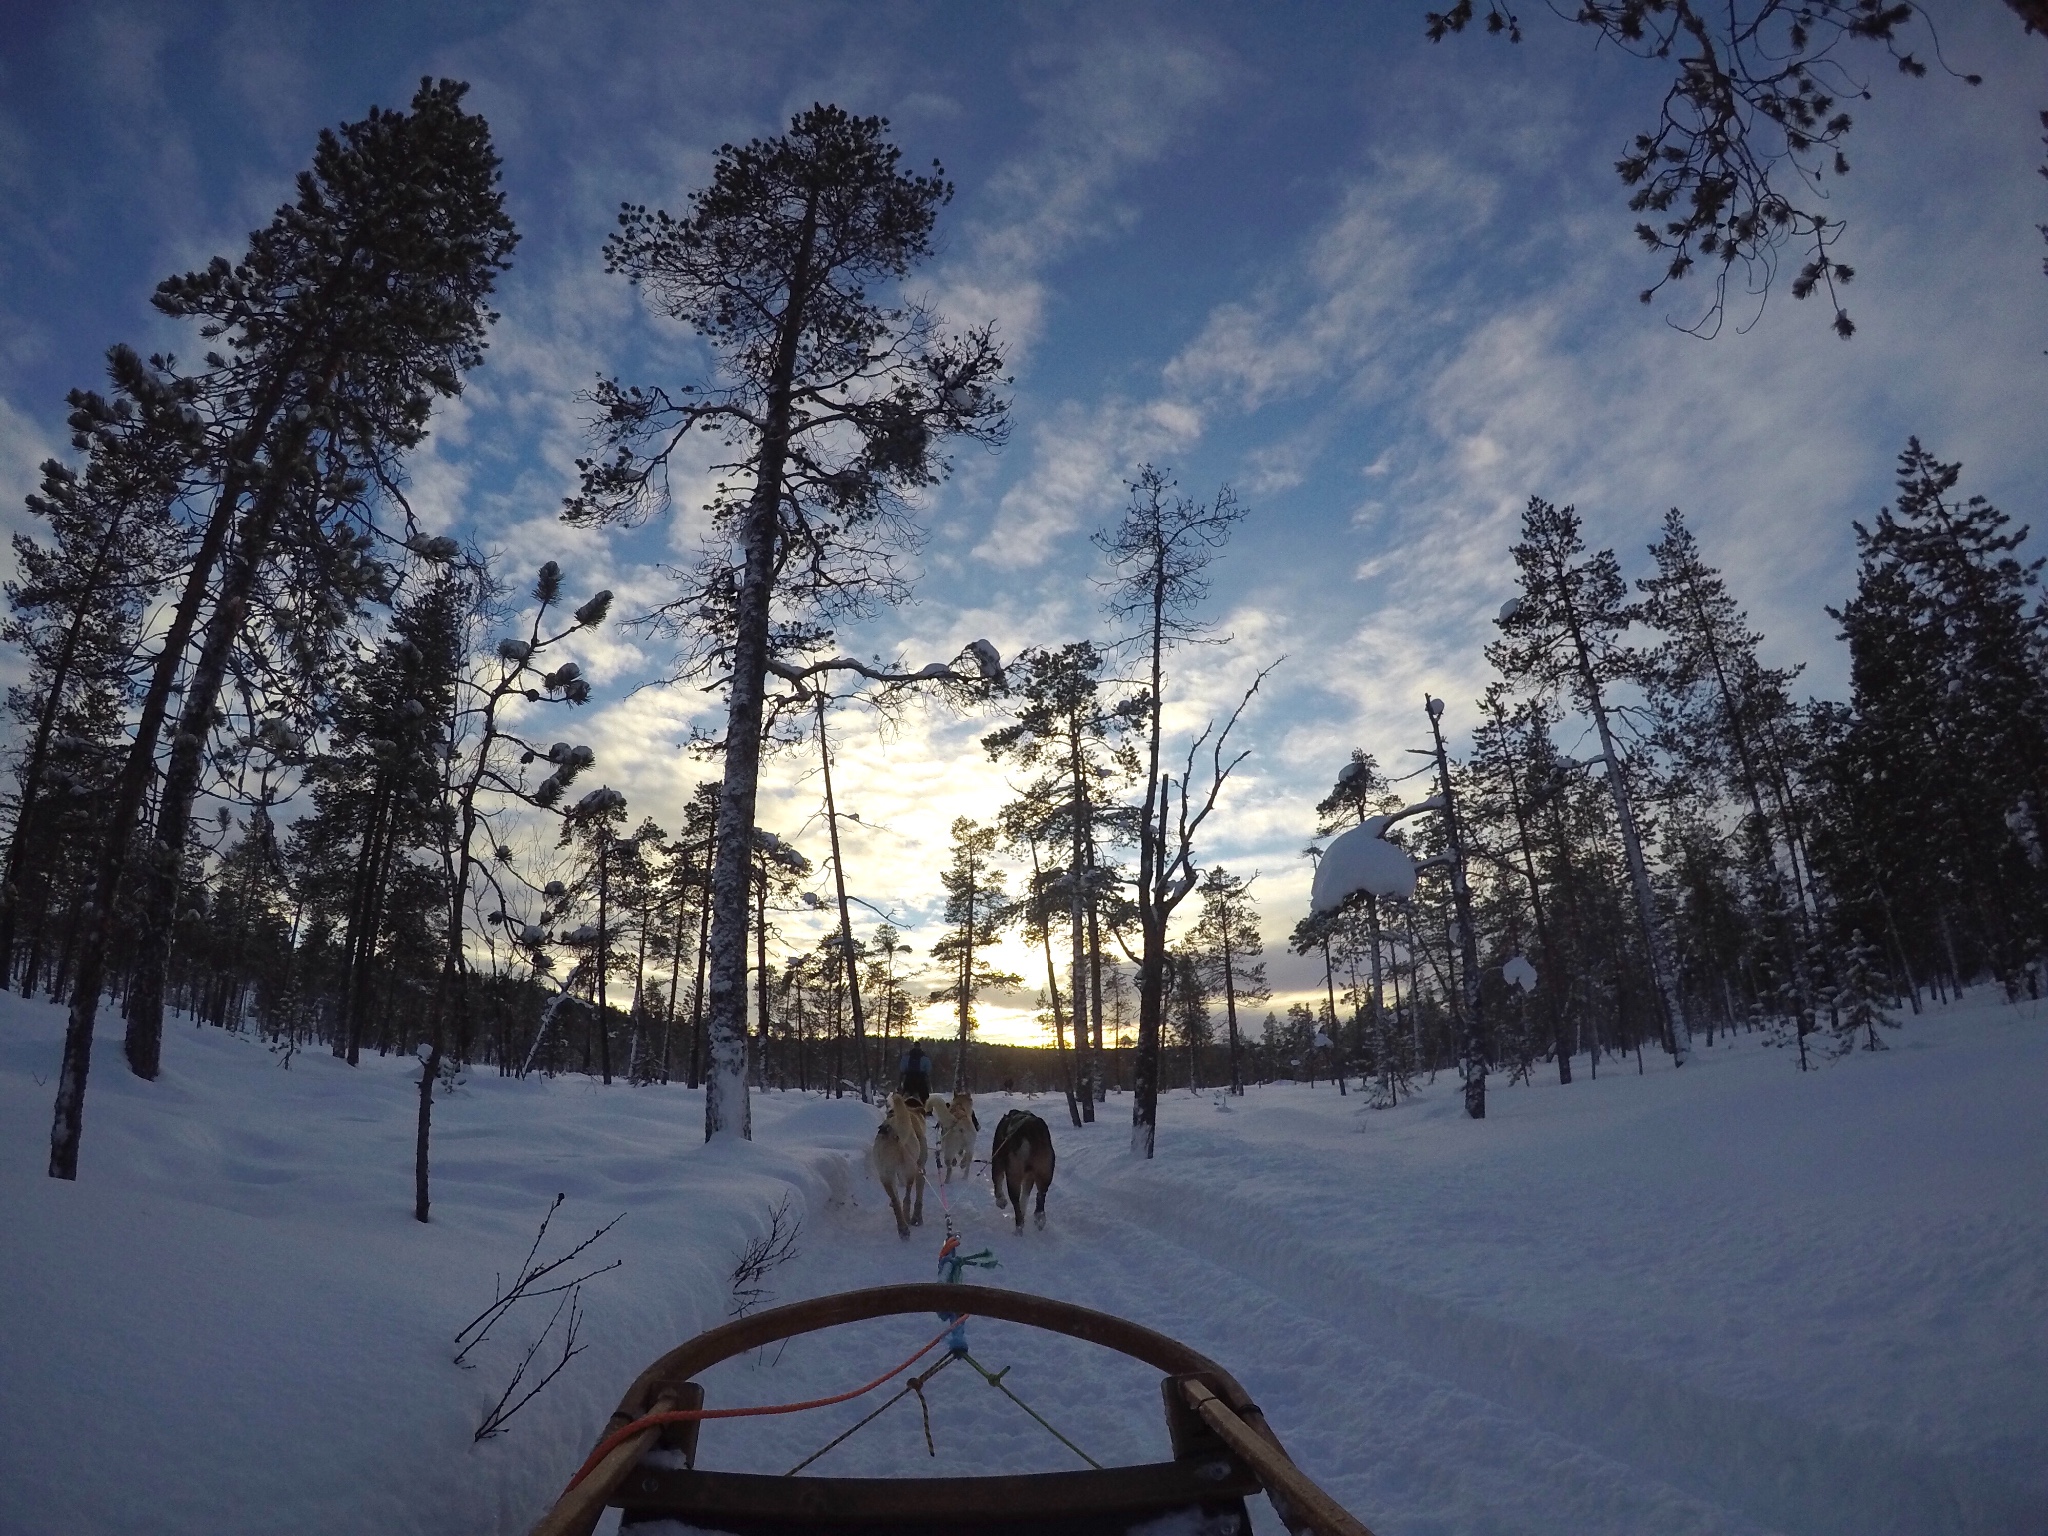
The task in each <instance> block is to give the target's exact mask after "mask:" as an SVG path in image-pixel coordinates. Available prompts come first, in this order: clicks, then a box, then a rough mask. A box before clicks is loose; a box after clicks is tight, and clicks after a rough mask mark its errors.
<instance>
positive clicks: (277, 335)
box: [50, 81, 515, 1178]
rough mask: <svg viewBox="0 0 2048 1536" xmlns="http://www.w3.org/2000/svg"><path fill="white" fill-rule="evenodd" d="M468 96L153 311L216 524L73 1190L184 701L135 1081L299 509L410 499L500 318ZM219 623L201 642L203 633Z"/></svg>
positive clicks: (143, 930)
mask: <svg viewBox="0 0 2048 1536" xmlns="http://www.w3.org/2000/svg"><path fill="white" fill-rule="evenodd" d="M465 90H466V87H464V86H462V85H460V84H458V83H456V82H453V81H443V82H440V83H439V84H435V83H433V82H427V83H423V84H422V86H421V88H420V90H419V91H418V93H417V94H416V95H415V96H414V98H413V101H412V105H411V109H410V110H409V111H405V112H385V111H376V110H373V111H372V113H371V115H370V116H369V117H368V118H367V119H365V120H363V121H361V122H358V123H352V124H349V125H347V126H345V127H344V128H343V129H341V130H340V131H339V132H338V133H335V132H328V133H323V134H322V136H321V140H320V145H319V148H318V150H317V151H316V153H315V156H314V163H313V168H312V170H310V171H309V172H306V173H305V174H303V175H302V176H301V177H300V180H299V187H298V197H297V200H296V201H295V202H294V203H293V204H292V205H291V206H289V207H286V208H283V209H280V210H279V212H278V214H277V216H276V217H275V218H274V219H273V220H272V222H271V223H270V224H269V225H268V226H266V227H265V228H264V229H261V230H258V231H257V232H256V233H255V235H253V236H252V237H251V242H250V250H249V254H248V255H247V257H246V258H245V259H244V261H243V262H242V263H241V264H240V265H239V266H230V264H229V263H228V262H227V261H226V260H224V259H222V258H215V260H214V261H213V263H212V264H211V265H209V266H208V267H207V268H205V269H204V270H202V271H199V272H194V273H189V274H187V275H185V276H183V277H176V278H171V279H168V280H167V281H165V282H164V283H163V284H161V285H160V286H159V287H158V289H157V292H156V296H155V303H156V305H157V307H158V308H159V309H160V310H162V311H163V312H165V313H166V314H168V315H171V316H173V317H175V318H185V319H193V320H197V321H198V322H200V330H201V335H202V336H204V337H206V338H207V339H208V340H214V341H218V342H219V343H220V344H221V346H222V347H224V348H225V349H226V355H222V354H221V353H219V352H216V353H210V354H208V367H209V369H210V372H209V373H208V374H207V375H206V376H205V378H204V380H203V381H202V388H203V391H204V393H205V395H206V398H207V401H208V407H209V409H208V411H207V412H205V413H201V414H204V415H208V416H210V418H211V420H210V425H209V442H208V448H207V453H208V456H209V464H210V474H211V476H212V479H213V483H214V497H213V504H212V509H211V510H210V512H209V513H208V514H207V519H206V522H205V525H204V528H203V530H202V531H201V534H200V537H199V540H198V542H197V544H196V546H195V548H194V549H193V551H192V553H191V555H190V557H189V561H188V566H187V571H186V576H185V583H184V586H183V589H182V591H181V593H180V595H179V598H178V600H177V602H176V604H175V605H174V607H173V608H172V610H171V613H170V617H169V621H168V623H167V625H166V629H165V633H164V635H163V638H162V640H161V643H160V647H159V650H158V660H157V664H156V666H155V668H154V670H153V672H152V675H151V677H150V681H149V683H148V686H147V688H146V689H145V691H144V693H143V696H142V700H141V704H140V709H139V714H138V718H137V722H136V728H135V734H134V738H133V741H132V745H131V747H130V751H129V755H128V760H127V763H126V765H125V767H124V770H123V773H122V778H121V781H120V785H119V789H118V792H117V794H116V795H115V796H114V797H113V799H112V801H111V803H110V804H109V806H108V808H107V809H108V814H107V816H106V836H105V842H104V850H103V852H102V855H101V859H100V867H99V870H98V875H97V880H96V887H95V891H94V897H93V900H94V906H95V908H96V920H95V922H94V924H93V931H92V932H91V934H90V935H89V937H88V940H87V942H86V944H85V946H84V949H83V953H82V956H81V963H80V966H79V974H78V980H77V985H76V988H75V993H74V997H73V1001H72V1008H71V1020H70V1025H69V1027H68V1029H67V1031H66V1036H65V1059H64V1064H63V1066H62V1068H61V1069H60V1072H59V1078H58V1090H57V1107H56V1114H55V1117H54V1123H53V1127H52V1132H51V1160H50V1171H51V1173H52V1174H53V1175H54V1176H56V1177H60V1178H73V1177H76V1174H77V1165H78V1141H79V1136H80V1133H81V1127H82V1120H81V1116H82V1112H83V1104H84V1095H85V1082H86V1075H87V1072H88V1070H89V1067H90V1060H91V1039H92V1028H93V1021H94V1019H95V1018H96V1016H97V1014H98V1009H99V999H100V991H101V985H102V982H103V980H104V977H105V973H106V962H107V956H108V953H109V950H110V947H111V946H112V944H113V942H114V938H115V930H114V922H115V912H116V901H115V898H116V895H117V893H118V891H119V888H120V886H121V883H122V877H123V874H124V871H125V869H126V865H127V858H128V853H129V845H130V842H131V839H132V835H133V832H134V829H135V828H136V826H137V825H138V820H139V817H140V815H141V811H142V808H143V802H144V799H145V796H146V794H147V792H148V790H149V788H150V785H151V781H152V779H153V777H154V770H155V764H156V755H157V744H158V739H159V736H160V734H161V732H162V729H163V726H164V723H165V720H166V718H167V715H168V711H169V708H170V702H171V695H172V690H173V686H174V684H175V683H176V682H177V680H178V678H179V675H180V673H181V671H182V670H183V668H184V665H185V663H186V661H187V650H188V647H189V646H190V645H191V643H192V641H193V639H194V638H195V636H197V638H198V640H199V649H198V652H197V655H196V656H194V657H192V658H191V668H190V671H189V674H187V675H185V677H184V683H183V689H182V704H181V713H180V717H179V721H178V728H177V730H176V732H175V733H174V734H173V736H172V739H171V742H170V756H169V762H168V764H167V767H166V769H165V775H164V780H163V783H162V786H161V789H160V792H159V794H158V798H157V804H158V810H157V817H156V825H155V829H154V837H153V842H152V850H151V854H150V859H149V863H148V865H147V866H146V868H145V870H144V872H143V873H144V879H145V884H144V886H143V887H142V889H143V900H142V902H141V915H142V922H141V924H140V929H139V933H138V934H137V935H136V940H135V943H134V946H133V948H134V956H135V970H134V979H133V981H132V983H131V988H130V997H129V1001H128V1007H129V1019H128V1024H129V1031H128V1033H129V1038H128V1057H129V1063H130V1066H131V1067H132V1068H133V1069H134V1070H135V1071H137V1072H138V1073H140V1074H141V1075H142V1076H145V1077H153V1076H154V1075H155V1073H156V1068H157V1059H158V1050H159V1043H160V1040H161V1035H162V1007H161V989H162V978H163V969H164V960H165V953H166V949H167V945H168V940H169V929H170V922H171V919H172V916H173V911H174V903H175V900H176V893H177V889H178V873H179V865H180V863H181V862H182V860H183V857H184V853H185V846H186V833H187V828H188V824H189V821H190V815H191V807H192V801H193V798H194V796H195V795H196V794H197V792H198V789H199V784H200V778H201V769H202V761H203V756H204V751H205V747H206V744H207V742H208V740H209V739H210V738H211V737H212V735H213V729H214V714H215V710H216V707H217V704H218V700H219V696H220V691H221V687H222V683H223V680H224V678H225V677H226V675H227V671H228V666H229V661H230V656H231V653H232V652H233V650H234V649H235V647H236V644H237V642H238V640H239V638H240V636H241V633H242V629H243V625H244V622H245V620H246V618H247V615H248V611H249V605H250V602H251V600H252V598H253V597H254V596H255V595H256V594H257V589H258V587H259V585H260V583H261V580H262V578H263V576H264V573H265V571H266V569H267V566H268V563H269V560H270V557H271V554H272V549H273V540H274V538H275V536H276V535H277V532H278V530H279V527H280V525H281V524H282V523H284V522H285V521H286V514H287V511H288V509H290V508H292V507H293V506H294V504H302V503H307V502H312V503H320V502H323V501H324V502H329V503H333V502H345V503H355V502H358V501H360V499H361V498H362V497H363V496H364V495H365V494H366V491H367V489H368V486H369V485H371V484H384V485H390V484H395V483H396V481H397V479H398V476H399V466H400V460H401V458H402V456H403V454H404V453H405V452H406V451H407V450H408V449H410V448H411V447H413V446H414V445H416V444H417V443H418V442H419V441H420V439H421V438H422V437H423V436H424V435H425V431H426V423H427V420H428V417H429V414H430V412H431V407H432V402H433V400H434V398H435V397H436V396H443V397H445V396H448V395H453V394H455V393H456V392H457V391H458V390H459V389H460V388H461V376H462V374H463V373H464V372H465V371H466V370H467V369H469V368H471V367H474V366H475V365H476V364H477V363H479V362H480V361H481V360H482V344H483V332H484V328H485V327H486V325H487V324H488V323H489V321H490V319H491V318H492V317H491V315H490V312H489V311H488V310H487V309H486V308H485V301H486V299H487V298H488V297H489V294H490V291H491V288H492V286H493V284H494V282H495V280H496V277H497V274H498V272H499V271H500V270H502V269H503V268H504V266H505V265H506V264H507V261H508V258H509V253H510V250H511V247H512V244H513V241H514V238H515V237H514V235H513V231H512V225H511V221H510V220H509V219H508V218H507V217H506V216H505V213H504V207H503V194H502V193H501V192H500V190H499V188H498V185H497V180H498V172H497V157H496V154H495V152H494V151H493V150H492V148H491V144H490V136H489V131H488V129H487V127H486V126H485V124H484V122H483V120H482V119H481V118H478V117H475V116H472V115H470V114H468V113H465V112H463V111H462V109H461V105H460V103H461V100H462V97H463V94H464V92H465ZM202 616H204V618H205V623H204V626H203V628H202V626H201V622H200V621H201V618H202Z"/></svg>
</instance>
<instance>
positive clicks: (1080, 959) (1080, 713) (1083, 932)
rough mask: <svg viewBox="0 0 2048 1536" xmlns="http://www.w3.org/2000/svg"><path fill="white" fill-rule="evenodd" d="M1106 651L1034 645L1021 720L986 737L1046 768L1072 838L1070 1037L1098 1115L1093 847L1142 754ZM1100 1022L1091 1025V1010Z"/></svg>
mask: <svg viewBox="0 0 2048 1536" xmlns="http://www.w3.org/2000/svg"><path fill="white" fill-rule="evenodd" d="M1104 660H1105V658H1104V657H1103V655H1102V653H1101V652H1100V651H1098V650H1097V649H1096V648H1095V646H1094V645H1093V644H1091V643H1090V642H1089V641H1086V640H1077V641H1074V642H1073V643H1071V644H1069V645H1065V646H1062V647H1061V648H1060V649H1058V650H1057V651H1048V650H1042V649H1036V648H1034V649H1031V650H1027V651H1025V652H1024V653H1023V654H1022V655H1020V656H1019V657H1018V658H1017V659H1016V661H1015V662H1013V663H1012V664H1011V665H1010V667H1009V669H1008V671H1009V681H1010V694H1011V698H1012V699H1013V700H1015V701H1016V702H1015V703H1014V704H1013V706H1012V708H1013V710H1014V712H1015V716H1016V718H1015V720H1014V721H1013V723H1012V724H1010V725H1007V726H1005V727H1003V728H1002V729H1000V730H997V731H992V732H990V733H989V734H988V735H986V736H984V737H983V738H982V740H981V745H982V748H983V750H984V751H986V752H987V753H988V755H989V756H990V757H991V758H993V759H995V760H997V761H1002V760H1004V759H1006V758H1007V759H1012V760H1014V761H1016V762H1018V763H1019V764H1021V765H1022V766H1024V767H1026V768H1030V769H1036V770H1039V771H1041V772H1042V773H1044V774H1045V775H1046V776H1047V783H1046V785H1044V786H1041V787H1040V788H1039V789H1038V790H1036V791H1034V793H1035V794H1036V796H1037V798H1039V799H1041V800H1044V801H1046V802H1047V803H1048V813H1049V820H1048V835H1049V836H1052V837H1055V838H1059V839H1060V840H1061V841H1063V842H1064V843H1065V844H1066V847H1067V867H1066V871H1065V886H1064V891H1065V896H1066V901H1067V933H1068V939H1069V941H1070V947H1071V956H1072V958H1071V961H1070V964H1069V968H1068V973H1067V974H1068V982H1069V996H1070V997H1071V998H1072V999H1073V1017H1074V1045H1075V1049H1076V1051H1077V1052H1078V1053H1079V1054H1080V1055H1081V1057H1082V1059H1083V1061H1084V1062H1086V1063H1087V1066H1086V1068H1085V1071H1084V1074H1083V1075H1084V1079H1085V1086H1086V1090H1087V1091H1086V1092H1084V1094H1083V1095H1082V1100H1081V1113H1082V1118H1083V1119H1084V1120H1085V1121H1089V1122H1092V1121H1093V1120H1094V1119H1095V1104H1096V1100H1097V1099H1098V1098H1099V1097H1100V1096H1101V1093H1102V1088H1103V1079H1102V1050H1103V1043H1102V1017H1101V1012H1100V1009H1099V1007H1092V1006H1091V1002H1094V1003H1099V1000H1100V994H1101V990H1102V985H1101V976H1102V958H1103V957H1102V939H1101V909H1102V892H1103V885H1104V879H1103V877H1104V875H1105V874H1106V871H1105V870H1104V869H1103V868H1102V867H1101V864H1100V862H1099V859H1098V856H1097V850H1098V847H1099V845H1100V842H1101V841H1102V839H1103V838H1104V836H1105V835H1106V834H1107V833H1108V832H1109V831H1110V830H1111V826H1112V818H1113V815H1114V807H1113V804H1112V800H1111V796H1112V793H1113V791H1114V788H1115V786H1116V785H1118V784H1119V783H1124V782H1128V781H1129V780H1130V779H1131V778H1132V777H1133V776H1134V775H1135V773H1136V770H1137V764H1136V756H1135V754H1134V753H1133V752H1132V751H1131V749H1130V746H1129V743H1128V741H1127V740H1126V737H1127V735H1128V733H1129V730H1130V727H1131V720H1130V717H1129V715H1128V714H1120V713H1118V712H1117V711H1116V710H1114V709H1110V708H1108V707H1106V705H1105V704H1104V702H1103V700H1102V697H1101V675H1102V670H1103V666H1104ZM1091 1015H1092V1017H1093V1020H1094V1032H1093V1035H1092V1037H1091V1036H1090V1033H1089V1020H1090V1018H1091Z"/></svg>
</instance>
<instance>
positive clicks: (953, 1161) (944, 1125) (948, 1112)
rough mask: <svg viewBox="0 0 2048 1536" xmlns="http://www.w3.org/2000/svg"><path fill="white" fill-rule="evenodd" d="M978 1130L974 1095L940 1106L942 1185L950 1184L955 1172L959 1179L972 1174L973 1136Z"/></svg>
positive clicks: (979, 1125) (979, 1119) (956, 1097)
mask: <svg viewBox="0 0 2048 1536" xmlns="http://www.w3.org/2000/svg"><path fill="white" fill-rule="evenodd" d="M980 1129H981V1117H980V1116H978V1115H976V1114H975V1112H974V1095H972V1094H970V1093H956V1094H954V1095H953V1099H952V1102H951V1103H948V1104H941V1105H940V1106H939V1178H940V1179H941V1180H942V1181H943V1182H945V1183H947V1184H950V1183H952V1182H953V1170H954V1169H955V1168H958V1169H959V1170H960V1176H961V1177H962V1178H965V1177H966V1176H967V1175H968V1174H970V1173H972V1172H974V1133H975V1132H976V1131H978V1130H980Z"/></svg>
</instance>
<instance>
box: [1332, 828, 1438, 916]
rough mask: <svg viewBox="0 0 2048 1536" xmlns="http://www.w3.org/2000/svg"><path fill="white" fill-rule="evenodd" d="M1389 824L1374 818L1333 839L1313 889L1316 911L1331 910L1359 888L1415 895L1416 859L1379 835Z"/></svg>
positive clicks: (1382, 892)
mask: <svg viewBox="0 0 2048 1536" xmlns="http://www.w3.org/2000/svg"><path fill="white" fill-rule="evenodd" d="M1375 822H1376V823H1378V825H1375V824H1374V823H1375ZM1385 825H1386V822H1385V819H1384V818H1381V817H1374V818H1373V820H1372V821H1368V822H1367V823H1365V824H1364V825H1363V826H1357V827H1352V828H1351V829H1350V830H1349V831H1346V832H1340V833H1338V834H1337V836H1336V837H1335V838H1333V839H1332V840H1331V842H1330V846H1329V847H1327V848H1325V849H1324V850H1323V856H1322V858H1321V859H1320V860H1318V861H1317V863H1316V877H1315V883H1314V884H1313V886H1312V887H1311V888H1310V891H1309V905H1310V907H1311V908H1312V909H1313V910H1315V911H1317V912H1327V911H1329V910H1330V909H1331V908H1332V907H1334V906H1337V905H1338V904H1340V903H1341V902H1342V901H1343V900H1344V898H1345V897H1346V896H1349V895H1351V894H1352V893H1353V892H1355V891H1369V892H1371V893H1372V894H1373V895H1375V896H1392V897H1396V898H1400V899H1406V898H1407V897H1409V896H1413V895H1414V894H1415V861H1414V860H1413V859H1411V858H1410V857H1409V856H1408V854H1407V852H1406V851H1405V850H1403V849H1401V848H1397V847H1395V846H1394V845H1393V844H1392V843H1390V842H1388V841H1386V840H1385V839H1384V838H1382V837H1381V836H1380V835H1379V834H1380V831H1381V830H1382V829H1383V828H1384V827H1385Z"/></svg>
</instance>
